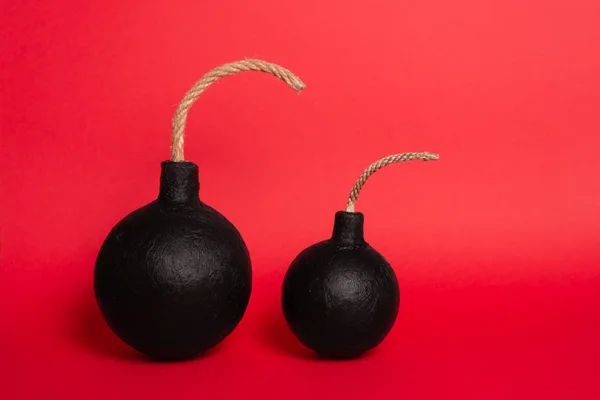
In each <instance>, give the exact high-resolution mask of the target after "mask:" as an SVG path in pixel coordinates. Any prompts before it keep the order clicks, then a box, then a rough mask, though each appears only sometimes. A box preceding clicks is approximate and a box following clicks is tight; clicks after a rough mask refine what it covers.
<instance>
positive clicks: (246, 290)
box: [94, 161, 252, 360]
mask: <svg viewBox="0 0 600 400" xmlns="http://www.w3.org/2000/svg"><path fill="white" fill-rule="evenodd" d="M198 190H199V182H198V167H197V165H195V164H193V163H191V162H172V161H165V162H163V163H162V173H161V178H160V192H159V195H158V199H157V200H155V201H153V202H152V203H150V204H148V205H146V206H144V207H142V208H140V209H138V210H136V211H134V212H132V213H131V214H129V215H128V216H127V217H125V218H124V219H123V220H122V221H121V222H119V223H118V224H117V225H116V226H115V227H114V228H113V229H112V230H111V232H110V233H109V234H108V237H107V238H106V240H105V241H104V244H103V245H102V248H101V249H100V252H99V254H98V259H97V260H96V268H95V272H94V289H95V293H96V298H97V300H98V305H99V306H100V309H101V311H102V313H103V315H104V318H105V319H106V321H107V323H108V325H109V326H110V327H111V329H112V330H113V331H114V332H115V333H116V334H117V335H118V336H119V337H120V338H121V339H122V340H123V341H125V342H126V343H127V344H129V345H130V346H131V347H133V348H135V349H137V350H138V351H140V352H142V353H145V354H146V355H149V356H151V357H153V358H158V359H166V360H178V359H187V358H192V357H194V356H196V355H198V354H199V353H201V352H203V351H204V350H206V349H208V348H210V347H212V346H214V345H216V344H217V343H219V342H220V341H221V340H223V339H224V338H225V337H226V336H227V335H228V334H229V333H231V332H232V331H233V329H234V328H235V327H236V326H237V324H238V323H239V321H240V320H241V318H242V316H243V315H244V312H245V310H246V306H247V305H248V300H249V298H250V291H251V285H252V272H251V266H250V257H249V255H248V250H247V248H246V245H245V244H244V241H243V240H242V237H241V236H240V233H239V232H238V231H237V229H236V228H235V227H234V226H233V225H232V224H231V223H230V222H229V221H228V220H227V219H225V217H223V216H222V215H221V214H219V213H218V212H217V211H215V210H214V209H213V208H211V207H209V206H207V205H206V204H204V203H202V202H201V201H200V199H199V197H198Z"/></svg>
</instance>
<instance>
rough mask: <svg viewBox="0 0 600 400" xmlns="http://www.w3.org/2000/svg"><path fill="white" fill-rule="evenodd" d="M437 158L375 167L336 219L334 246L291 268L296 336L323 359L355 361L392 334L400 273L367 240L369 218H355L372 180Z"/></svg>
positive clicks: (419, 156)
mask: <svg viewBox="0 0 600 400" xmlns="http://www.w3.org/2000/svg"><path fill="white" fill-rule="evenodd" d="M438 158H439V157H438V155H436V154H431V153H402V154H395V155H392V156H389V157H385V158H383V159H381V160H379V161H377V162H375V163H373V164H371V165H370V166H369V167H368V168H367V169H366V170H365V171H364V172H363V174H362V175H361V176H360V178H359V179H358V182H357V183H356V185H354V187H353V188H352V191H351V192H350V197H349V199H348V205H347V207H346V211H339V212H337V213H336V214H335V221H334V226H333V234H332V236H331V238H330V239H329V240H325V241H322V242H319V243H317V244H314V245H312V246H310V247H308V248H307V249H305V250H304V251H302V252H301V253H300V254H299V255H298V256H297V257H296V259H295V260H294V261H293V262H292V264H291V265H290V267H289V269H288V271H287V273H286V275H285V277H284V280H283V290H282V296H281V302H282V308H283V314H284V316H285V319H286V321H287V323H288V325H289V327H290V329H291V330H292V332H293V333H294V335H295V336H296V337H297V338H298V339H299V340H300V342H302V343H303V344H304V345H305V346H307V347H308V348H310V349H312V350H314V351H315V352H316V353H317V354H319V355H321V356H324V357H330V358H342V359H345V358H355V357H358V356H360V355H362V354H363V353H365V352H366V351H368V350H370V349H372V348H374V347H376V346H377V345H378V344H379V343H381V341H383V339H384V338H385V337H386V336H387V334H388V333H389V331H390V330H391V329H392V327H393V325H394V322H395V321H396V317H397V315H398V309H399V305H400V289H399V287H398V281H397V279H396V275H395V273H394V270H393V269H392V267H391V266H390V264H389V263H388V262H387V261H386V259H385V258H384V257H383V256H382V255H381V254H379V253H378V252H377V251H376V250H375V249H373V248H372V247H371V246H370V245H369V244H368V243H367V242H366V241H365V239H364V229H363V227H364V215H363V214H362V213H359V212H354V206H355V204H356V201H357V199H358V194H359V192H360V190H361V188H362V187H363V185H364V184H365V182H366V180H367V179H368V178H369V176H370V175H372V174H373V173H374V172H376V171H378V170H379V169H381V168H383V167H384V166H386V165H389V164H392V163H396V162H402V161H410V160H424V161H427V160H437V159H438Z"/></svg>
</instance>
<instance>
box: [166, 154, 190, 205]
mask: <svg viewBox="0 0 600 400" xmlns="http://www.w3.org/2000/svg"><path fill="white" fill-rule="evenodd" d="M161 167H162V171H161V174H160V191H159V194H158V199H159V200H160V201H167V202H174V203H186V204H196V203H198V202H199V201H200V200H199V198H198V191H199V189H200V182H199V181H198V166H197V165H196V164H194V163H192V162H188V161H177V162H175V161H163V163H162V164H161Z"/></svg>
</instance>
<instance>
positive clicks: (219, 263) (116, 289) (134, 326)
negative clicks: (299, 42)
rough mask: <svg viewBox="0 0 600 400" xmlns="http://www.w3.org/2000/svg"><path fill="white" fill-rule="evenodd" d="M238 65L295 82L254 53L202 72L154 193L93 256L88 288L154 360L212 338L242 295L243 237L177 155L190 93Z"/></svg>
mask: <svg viewBox="0 0 600 400" xmlns="http://www.w3.org/2000/svg"><path fill="white" fill-rule="evenodd" d="M241 71H262V72H267V73H270V74H272V75H274V76H276V77H278V78H280V79H281V80H283V81H284V82H286V83H287V84H288V85H289V86H291V87H292V88H293V89H295V90H298V91H300V90H302V89H304V84H303V83H302V81H300V79H299V78H297V77H296V76H295V75H294V74H292V73H291V72H290V71H288V70H286V69H284V68H282V67H280V66H277V65H275V64H271V63H267V62H265V61H260V60H243V61H239V62H234V63H230V64H225V65H223V66H221V67H218V68H216V69H214V70H212V71H210V72H209V73H208V74H206V75H204V77H202V79H200V80H199V81H198V82H197V83H196V84H195V85H194V87H192V89H191V90H190V91H188V93H187V94H186V95H185V97H184V99H183V100H182V101H181V103H180V105H179V107H178V109H177V111H176V113H175V117H174V119H173V145H172V153H173V157H172V161H165V162H163V163H162V172H161V176H160V189H159V194H158V198H157V199H156V200H155V201H153V202H151V203H150V204H148V205H146V206H144V207H142V208H140V209H138V210H136V211H134V212H132V213H131V214H129V215H128V216H126V217H125V218H124V219H123V220H122V221H121V222H119V223H118V224H117V225H116V226H115V227H114V228H113V229H112V230H111V231H110V233H109V234H108V236H107V238H106V239H105V241H104V243H103V244H102V247H101V248H100V251H99V254H98V258H97V260H96V267H95V270H94V291H95V294H96V299H97V302H98V305H99V307H100V310H101V312H102V314H103V316H104V318H105V320H106V322H107V323H108V325H109V326H110V328H111V329H112V330H113V332H114V333H115V334H116V335H117V336H119V337H120V338H121V339H122V340H123V341H124V342H126V343H127V344H129V345H130V346H131V347H133V348H134V349H136V350H138V351H140V352H142V353H144V354H146V355H148V356H150V357H152V358H155V359H161V360H181V359H188V358H192V357H194V356H196V355H198V354H200V353H202V352H203V351H205V350H207V349H209V348H211V347H213V346H215V345H216V344H218V343H219V342H221V341H222V340H223V339H224V338H225V337H226V336H227V335H229V334H230V333H231V332H232V331H233V330H234V329H235V327H236V326H237V324H238V323H239V322H240V320H241V319H242V316H243V315H244V312H245V310H246V307H247V305H248V301H249V299H250V292H251V287H252V271H251V264H250V257H249V255H248V250H247V248H246V245H245V243H244V241H243V239H242V236H241V235H240V233H239V232H238V230H237V229H236V228H235V227H234V226H233V225H232V224H231V222H229V221H228V220H227V219H226V218H225V217H224V216H223V215H221V214H220V213H218V212H217V211H216V210H214V209H213V208H211V207H210V206H208V205H206V204H204V203H203V202H202V201H200V198H199V187H200V185H199V180H198V167H197V165H196V164H194V163H191V162H188V161H184V157H183V132H184V127H185V122H186V118H187V112H188V110H189V108H190V107H191V105H192V104H193V102H194V101H195V100H196V99H197V98H198V97H199V96H200V94H202V92H203V91H204V90H205V89H206V88H207V87H208V86H210V85H211V84H212V83H214V82H215V81H216V80H218V79H219V78H221V77H223V76H227V75H231V74H235V73H237V72H241Z"/></svg>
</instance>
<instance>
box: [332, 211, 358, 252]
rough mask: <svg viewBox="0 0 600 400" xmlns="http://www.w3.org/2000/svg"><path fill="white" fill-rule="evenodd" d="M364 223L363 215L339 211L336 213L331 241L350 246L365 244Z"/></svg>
mask: <svg viewBox="0 0 600 400" xmlns="http://www.w3.org/2000/svg"><path fill="white" fill-rule="evenodd" d="M364 222H365V216H364V215H363V214H362V213H359V212H347V211H338V212H337V213H335V222H334V224H333V235H332V236H331V240H333V241H335V242H337V243H340V244H342V245H348V246H351V245H359V244H364V243H365V237H364Z"/></svg>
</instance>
